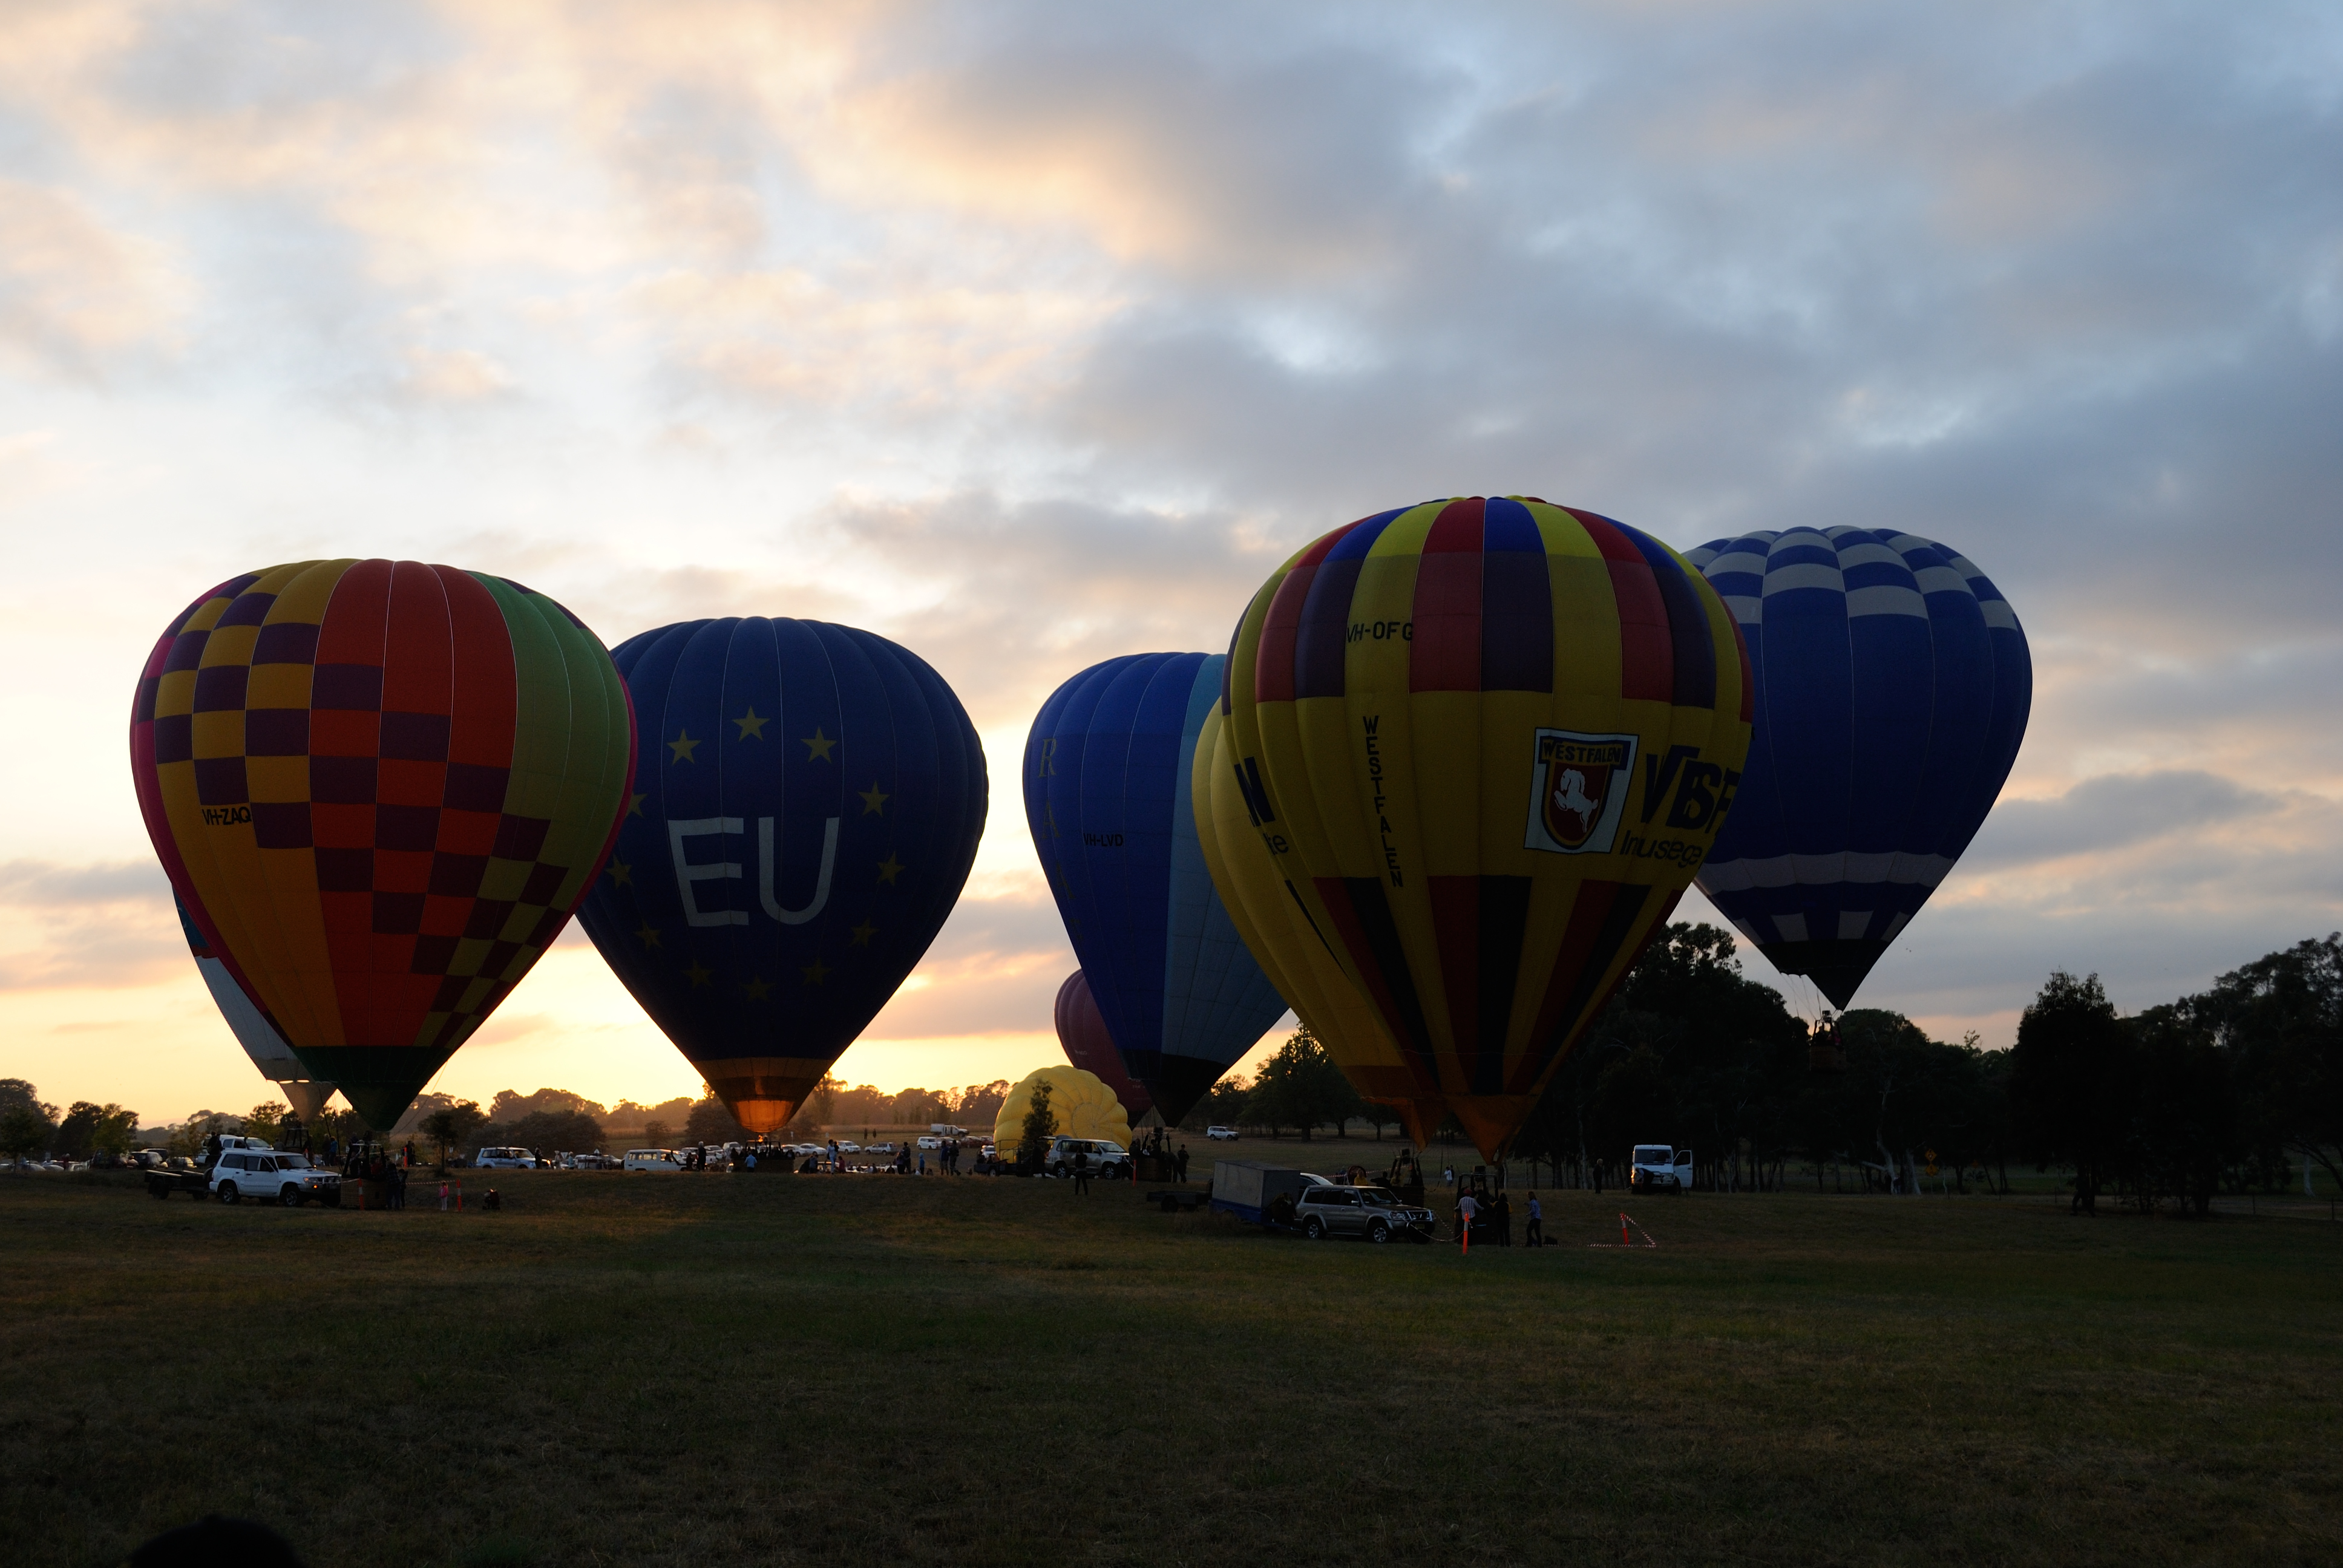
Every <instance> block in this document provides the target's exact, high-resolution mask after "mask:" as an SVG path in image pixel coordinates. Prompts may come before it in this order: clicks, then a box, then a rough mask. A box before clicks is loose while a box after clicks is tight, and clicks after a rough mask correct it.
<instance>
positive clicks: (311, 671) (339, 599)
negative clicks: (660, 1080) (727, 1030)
mask: <svg viewBox="0 0 2343 1568" xmlns="http://www.w3.org/2000/svg"><path fill="white" fill-rule="evenodd" d="M130 756H131V771H132V774H133V776H134V777H135V779H136V784H137V789H138V803H139V807H140V809H141V810H142V811H143V812H144V813H145V816H146V831H147V834H148V836H149V837H151V838H152V839H154V841H155V852H156V854H157V855H158V856H160V857H161V858H162V861H163V868H164V869H165V871H166V872H167V873H168V874H169V876H170V879H171V885H172V887H173V888H174V889H175V890H176V891H177V893H178V895H179V899H180V900H181V902H182V904H183V905H184V907H185V908H186V912H187V916H188V918H189V919H190V920H192V921H193V923H194V925H195V927H196V931H197V933H198V934H199V935H200V936H201V937H202V938H203V940H204V941H205V942H206V944H207V945H208V946H209V947H210V948H211V949H212V950H214V952H215V953H216V955H217V956H218V957H219V958H220V959H221V960H222V961H223V963H224V964H226V965H229V966H232V968H233V971H234V974H235V976H236V978H237V979H238V980H240V981H241V982H242V989H243V990H245V991H246V993H247V994H248V995H249V997H250V1000H252V1001H253V1003H254V1004H255V1005H256V1007H257V1008H259V1009H260V1010H263V1011H264V1012H265V1013H266V1016H267V1018H268V1019H269V1020H270V1021H272V1022H273V1023H274V1024H275V1026H276V1028H277V1030H278V1031H279V1032H280V1033H281V1034H282V1035H283V1037H284V1039H285V1041H286V1043H287V1044H288V1045H289V1046H291V1047H292V1049H293V1051H294V1054H295V1055H297V1057H299V1058H300V1060H301V1063H302V1065H303V1066H304V1067H306V1068H307V1069H308V1070H309V1074H310V1075H311V1076H312V1077H314V1078H317V1079H321V1080H325V1081H329V1082H331V1083H333V1084H334V1085H336V1086H337V1087H338V1088H339V1089H340V1090H341V1091H342V1093H343V1095H344V1096H345V1097H346V1098H347V1100H348V1101H349V1102H350V1105H351V1107H352V1108H353V1109H354V1110H355V1111H357V1114H358V1116H359V1118H360V1119H361V1120H362V1121H365V1122H366V1123H367V1125H368V1126H371V1127H373V1128H375V1129H377V1130H381V1129H386V1128H388V1127H389V1126H390V1125H391V1124H392V1123H393V1122H395V1121H397V1119H398V1117H399V1115H400V1113H401V1112H403V1111H405V1110H406V1108H407V1104H408V1103H409V1102H410V1101H413V1100H414V1098H415V1096H416V1094H417V1091H420V1090H421V1089H422V1088H423V1086H424V1085H425V1084H426V1083H427V1082H429V1081H430V1079H431V1075H432V1074H433V1073H434V1072H436V1071H437V1070H438V1069H439V1067H440V1064H441V1063H443V1062H445V1061H446V1060H447V1058H448V1057H449V1056H450V1055H452V1054H453V1053H454V1052H455V1050H456V1048H457V1047H458V1046H459V1045H461V1044H462V1043H463V1042H464V1041H465V1040H467V1039H468V1038H469V1037H470V1035H471V1034H472V1033H473V1031H474V1030H478V1028H479V1026H480V1025H481V1024H482V1023H483V1022H484V1021H486V1020H487V1019H488V1015H489V1013H491V1012H492V1011H494V1010H495V1009H496V1006H497V1004H498V1002H500V1001H502V1000H504V998H505V996H506V994H507V993H508V991H510V990H512V988H513V987H514V985H516V984H517V983H518V981H519V980H520V978H521V977H522V976H523V975H525V974H527V973H528V970H529V966H530V965H532V964H534V963H535V962H536V961H537V958H538V954H540V953H542V952H543V951H544V950H545V949H546V947H547V945H548V944H549V943H550V942H551V941H552V940H553V939H554V937H555V936H556V935H557V934H558V932H559V931H560V930H561V928H562V926H563V924H564V923H565V922H566V921H568V918H569V915H570V912H571V910H574V909H575V908H576V906H577V902H578V898H579V896H580V895H581V894H582V893H583V892H584V890H585V888H586V885H587V883H588V881H589V880H590V879H592V877H593V875H594V873H595V871H596V870H597V869H598V868H599V867H600V865H601V863H602V857H603V856H604V855H605V854H607V853H608V849H609V844H610V836H611V830H612V828H613V825H614V824H615V822H616V821H617V819H618V812H619V809H620V808H621V807H622V805H623V804H624V802H625V799H626V789H627V780H628V777H629V774H630V772H631V769H632V768H633V759H634V753H633V729H632V727H631V726H630V725H629V724H628V722H627V695H626V689H625V688H624V687H623V686H622V685H621V684H620V682H619V679H618V670H617V669H616V668H613V667H612V666H611V663H610V656H609V655H608V653H607V652H606V651H604V649H603V648H602V645H601V644H600V643H599V642H598V641H597V640H595V638H594V634H593V633H592V632H590V631H588V630H587V629H586V628H585V627H584V626H582V625H581V624H579V622H578V618H576V617H575V616H572V615H571V614H570V613H569V612H568V610H565V609H563V608H561V607H560V606H559V605H558V604H556V603H554V602H553V601H552V600H551V599H549V598H546V597H545V596H544V595H542V594H538V593H534V592H532V591H530V590H529V589H528V588H522V587H521V586H520V585H518V583H512V582H508V581H506V580H505V579H503V578H494V577H489V576H488V575H486V574H484V573H478V572H467V571H459V570H458V569H456V568H453V567H437V566H425V565H422V564H420V563H418V562H415V561H396V562H394V561H387V560H367V561H359V560H333V561H300V562H296V563H294V564H292V565H289V566H281V567H272V568H268V569H267V570H266V571H259V572H250V573H246V575H244V576H242V577H237V578H230V579H229V580H228V581H226V582H225V583H222V584H221V585H220V586H219V587H217V588H214V589H213V590H211V592H209V593H207V594H206V595H205V596H204V597H203V598H199V599H197V600H196V602H195V603H194V604H193V605H191V606H189V607H188V608H187V609H186V610H185V611H184V612H182V613H181V614H180V615H179V616H178V617H177V618H175V619H174V620H173V621H172V623H171V626H170V628H169V629H167V630H166V632H165V633H164V634H163V637H162V639H161V640H160V641H159V642H157V643H156V645H155V650H154V652H153V653H152V654H151V655H150V656H149V657H148V658H147V661H146V670H145V673H144V674H143V675H142V676H141V678H140V679H139V682H138V695H137V700H136V706H135V708H134V709H133V710H132V714H131V724H130Z"/></svg>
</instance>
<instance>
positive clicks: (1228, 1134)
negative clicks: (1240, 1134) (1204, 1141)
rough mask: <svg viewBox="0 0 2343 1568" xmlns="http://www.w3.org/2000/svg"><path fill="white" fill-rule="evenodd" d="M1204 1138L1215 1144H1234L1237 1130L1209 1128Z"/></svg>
mask: <svg viewBox="0 0 2343 1568" xmlns="http://www.w3.org/2000/svg"><path fill="white" fill-rule="evenodd" d="M1204 1136H1205V1137H1207V1138H1209V1139H1211V1140H1212V1141H1213V1142H1215V1143H1233V1142H1234V1141H1236V1136H1237V1130H1236V1129H1235V1128H1233V1127H1207V1128H1205V1129H1204Z"/></svg>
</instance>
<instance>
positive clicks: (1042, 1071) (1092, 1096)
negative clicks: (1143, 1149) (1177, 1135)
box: [992, 1067, 1131, 1160]
mask: <svg viewBox="0 0 2343 1568" xmlns="http://www.w3.org/2000/svg"><path fill="white" fill-rule="evenodd" d="M1044 1082H1046V1083H1048V1084H1049V1086H1050V1114H1051V1117H1053V1118H1054V1119H1055V1120H1056V1122H1057V1128H1058V1131H1057V1132H1056V1133H1055V1134H1054V1136H1056V1137H1059V1138H1101V1139H1104V1140H1106V1141H1109V1142H1111V1143H1119V1144H1121V1146H1122V1147H1123V1148H1125V1149H1128V1148H1130V1147H1131V1120H1130V1118H1129V1117H1127V1116H1125V1115H1124V1114H1123V1110H1122V1101H1120V1100H1117V1099H1116V1098H1115V1097H1114V1091H1113V1090H1111V1089H1110V1088H1108V1087H1107V1086H1106V1084H1105V1083H1104V1082H1103V1081H1101V1080H1100V1079H1099V1077H1098V1076H1097V1075H1096V1074H1095V1073H1089V1072H1084V1071H1083V1070H1081V1068H1079V1067H1041V1068H1036V1069H1035V1070H1032V1071H1031V1072H1029V1073H1027V1074H1026V1075H1025V1076H1024V1077H1022V1078H1021V1079H1019V1080H1018V1081H1017V1084H1016V1087H1015V1088H1013V1089H1011V1090H1010V1091H1009V1098H1008V1099H1006V1100H1004V1101H1001V1113H1000V1114H999V1115H998V1116H996V1117H995V1118H994V1119H993V1122H992V1145H993V1148H994V1149H996V1150H997V1151H1000V1155H1001V1159H1003V1160H1012V1159H1014V1158H1016V1154H1017V1141H1018V1140H1019V1139H1021V1138H1022V1137H1023V1136H1024V1135H1025V1117H1026V1113H1027V1112H1028V1111H1031V1110H1032V1109H1033V1086H1034V1085H1035V1084H1037V1083H1044Z"/></svg>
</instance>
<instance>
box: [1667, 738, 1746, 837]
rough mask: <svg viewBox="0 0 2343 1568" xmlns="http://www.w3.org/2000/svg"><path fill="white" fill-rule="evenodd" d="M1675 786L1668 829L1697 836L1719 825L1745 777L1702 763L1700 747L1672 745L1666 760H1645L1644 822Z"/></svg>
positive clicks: (1714, 765) (1712, 763)
mask: <svg viewBox="0 0 2343 1568" xmlns="http://www.w3.org/2000/svg"><path fill="white" fill-rule="evenodd" d="M1671 784H1673V785H1674V786H1675V801H1674V804H1673V805H1671V806H1670V807H1669V808H1668V819H1667V822H1666V823H1665V826H1667V827H1670V828H1680V829H1684V831H1686V832H1691V833H1697V832H1699V831H1700V830H1702V829H1704V828H1710V827H1714V826H1715V825H1716V824H1717V823H1718V822H1719V821H1720V820H1721V819H1723V818H1724V816H1725V810H1726V809H1727V808H1729V807H1730V806H1732V804H1733V792H1734V790H1735V789H1738V788H1740V785H1741V775H1740V774H1739V773H1736V772H1735V771H1734V770H1733V769H1730V768H1722V767H1719V766H1718V765H1717V764H1715V763H1714V762H1703V761H1701V760H1700V748H1699V747H1697V746H1671V747H1669V748H1668V754H1667V756H1666V757H1665V758H1659V757H1646V758H1644V821H1645V822H1647V823H1648V822H1649V821H1651V819H1653V817H1654V816H1655V815H1657V814H1658V812H1659V809H1660V802H1661V801H1662V800H1663V799H1666V797H1667V793H1668V786H1670V785H1671Z"/></svg>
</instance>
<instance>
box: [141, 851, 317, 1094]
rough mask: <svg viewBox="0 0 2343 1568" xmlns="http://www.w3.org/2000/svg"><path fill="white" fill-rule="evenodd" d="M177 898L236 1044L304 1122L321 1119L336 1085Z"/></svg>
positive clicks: (193, 949) (200, 970)
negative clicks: (312, 1068)
mask: <svg viewBox="0 0 2343 1568" xmlns="http://www.w3.org/2000/svg"><path fill="white" fill-rule="evenodd" d="M171 901H172V902H173V903H174V904H176V905H177V906H178V910H179V929H180V930H182V931H183V932H185V933H186V939H187V951H188V952H189V953H190V954H192V955H193V956H194V958H195V960H196V973H197V974H200V975H202V976H203V977H204V985H205V986H206V989H208V990H210V991H211V993H212V1000H213V1001H214V1002H215V1003H216V1004H217V1005H218V1007H219V1010H220V1017H222V1018H223V1019H225V1020H227V1027H228V1030H229V1032H230V1033H232V1034H234V1035H235V1036H236V1044H238V1045H240V1046H242V1047H244V1054H245V1055H246V1056H247V1057H250V1058H251V1059H252V1065H253V1066H255V1067H256V1068H258V1069H259V1070H260V1076H261V1077H263V1078H265V1079H267V1080H268V1081H270V1082H272V1083H274V1084H275V1085H277V1091H278V1092H280V1093H282V1094H283V1095H284V1096H285V1099H286V1101H287V1103H289V1104H290V1105H291V1106H292V1107H293V1111H294V1113H295V1114H296V1115H297V1116H299V1117H300V1118H301V1120H302V1121H316V1120H317V1112H319V1111H323V1110H324V1109H326V1101H328V1100H331V1099H332V1098H333V1096H334V1086H333V1085H332V1084H330V1083H321V1082H319V1081H317V1080H316V1079H314V1078H311V1077H310V1076H309V1070H308V1069H307V1068H306V1067H304V1066H302V1065H301V1059H300V1058H299V1057H297V1056H296V1055H294V1054H293V1048H292V1047H291V1046H289V1045H287V1044H286V1043H285V1036H284V1035H283V1034H282V1033H280V1032H278V1030H277V1025H276V1023H275V1022H274V1021H273V1020H271V1019H270V1018H269V1016H268V1013H267V1010H266V1009H264V1008H263V1007H262V1006H261V1005H260V1004H259V1003H258V1002H256V1001H255V1000H252V993H251V992H250V991H247V990H245V989H244V982H243V981H242V980H238V979H236V973H235V971H234V970H231V969H230V968H229V967H228V963H227V960H226V959H223V958H222V957H220V955H219V953H218V952H217V951H216V950H214V948H213V947H212V944H211V942H210V940H209V939H207V938H206V937H205V935H204V933H203V932H202V930H199V929H197V927H196V922H195V920H194V918H193V917H192V916H190V915H189V914H188V913H187V900H185V899H183V898H181V897H180V896H179V895H178V894H177V893H176V891H175V892H173V893H172V895H171Z"/></svg>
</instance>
